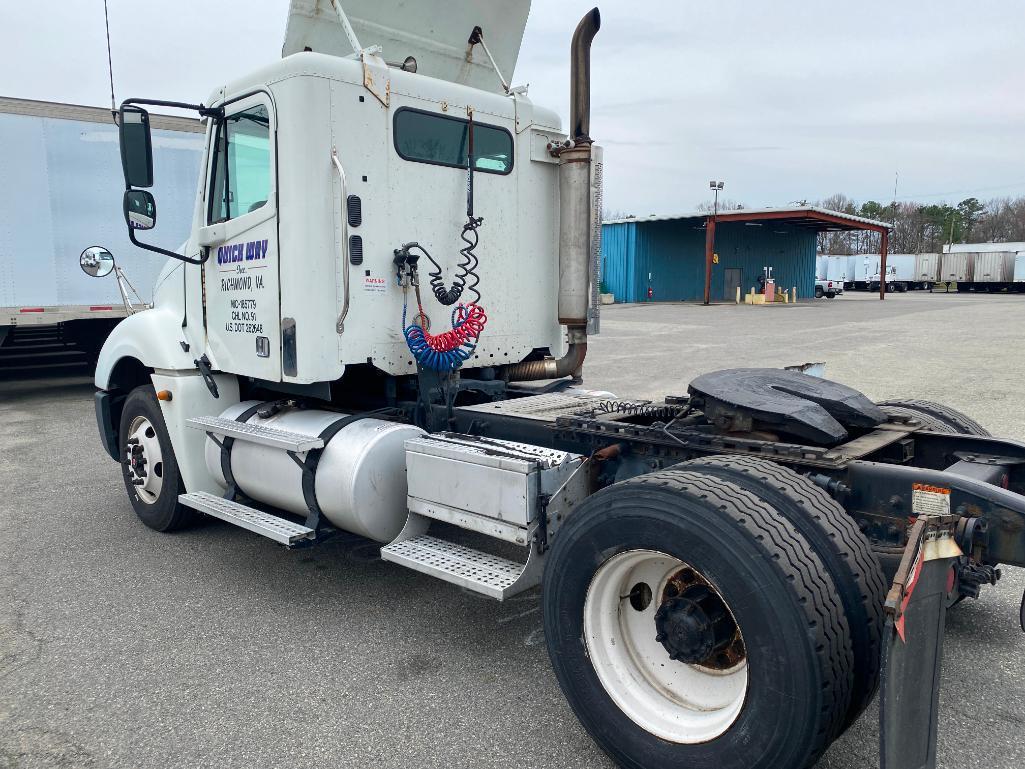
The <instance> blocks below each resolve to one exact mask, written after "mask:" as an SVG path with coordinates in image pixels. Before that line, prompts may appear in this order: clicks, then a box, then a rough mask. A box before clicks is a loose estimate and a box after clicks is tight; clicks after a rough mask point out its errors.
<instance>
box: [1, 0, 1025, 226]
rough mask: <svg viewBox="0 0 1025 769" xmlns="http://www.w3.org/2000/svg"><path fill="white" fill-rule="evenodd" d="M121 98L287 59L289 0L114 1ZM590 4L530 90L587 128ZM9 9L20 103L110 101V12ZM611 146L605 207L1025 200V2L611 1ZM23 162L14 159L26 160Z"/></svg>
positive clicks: (543, 56) (604, 61)
mask: <svg viewBox="0 0 1025 769" xmlns="http://www.w3.org/2000/svg"><path fill="white" fill-rule="evenodd" d="M109 3H110V14H111V19H110V23H111V36H112V44H113V60H114V85H115V89H116V95H117V98H118V100H119V101H120V99H122V98H125V97H127V96H129V95H131V96H148V97H152V98H165V99H179V100H195V101H199V100H202V99H204V98H206V97H207V95H208V94H209V93H210V91H211V90H212V89H213V88H214V87H215V86H217V85H219V84H222V83H224V82H226V81H228V80H230V79H232V78H233V77H235V76H238V75H240V74H243V73H245V72H247V71H249V70H251V69H253V68H255V67H257V66H260V65H262V64H265V63H267V62H268V61H269V60H271V59H274V58H277V57H278V56H280V52H281V43H282V38H283V35H284V27H285V15H286V9H287V0H230V1H229V0H175V1H174V2H140V0H109ZM592 5H593V0H590V2H582V1H581V0H558V1H556V0H534V3H533V7H532V9H531V16H530V20H529V22H528V24H527V30H526V34H525V37H524V42H523V48H522V50H521V54H520V60H519V64H518V67H517V70H516V73H515V76H514V77H513V80H514V82H515V83H516V84H522V83H529V84H530V96H531V98H533V99H534V101H535V102H537V103H539V104H544V105H546V106H551V107H554V108H557V109H558V110H559V112H560V114H562V115H563V120H564V124H565V123H566V122H567V118H568V115H567V113H568V106H567V104H568V88H569V55H568V49H569V39H570V36H571V34H572V31H573V28H574V26H575V24H576V22H577V21H578V20H579V18H580V17H581V16H582V15H583V13H584V12H585V11H586V10H588V9H589V8H590V7H591V6H592ZM42 8H43V9H45V12H43V11H42V10H41V8H40V6H39V4H35V3H30V2H20V3H14V2H13V0H3V2H2V6H0V95H5V96H18V97H23V98H31V99H43V100H52V101H66V102H74V103H80V104H92V105H100V106H105V105H107V104H108V103H109V100H110V96H109V86H108V82H107V53H106V46H105V37H104V25H103V2H102V0H64V1H63V2H61V3H59V4H43V5H42ZM600 8H601V11H602V30H601V32H600V33H599V35H598V37H597V38H596V40H595V44H594V51H593V53H594V64H593V70H592V77H593V84H594V92H593V99H592V104H593V117H592V125H591V128H592V131H591V132H592V135H594V136H595V137H596V139H597V140H598V141H599V143H601V144H602V145H604V146H605V148H606V161H607V162H606V177H605V178H606V181H605V200H606V206H607V208H609V209H612V210H615V211H620V212H629V213H634V214H649V213H670V212H674V211H688V210H692V209H693V208H694V207H696V205H697V204H699V203H700V202H702V201H704V200H706V199H707V198H708V195H707V193H708V189H707V188H708V181H709V180H710V179H723V180H725V182H726V191H725V196H726V197H727V198H731V199H734V200H737V201H741V202H743V203H745V204H746V205H748V206H762V205H786V204H788V203H790V202H792V201H795V200H802V199H806V200H809V201H813V200H817V199H820V198H824V197H826V196H828V195H830V194H832V193H834V192H844V193H846V194H848V195H850V196H852V197H854V198H855V199H857V200H859V201H861V200H865V199H869V198H874V199H876V200H880V201H889V200H890V199H891V198H892V197H893V189H894V175H895V174H899V182H898V189H897V197H898V198H899V199H916V200H921V201H923V202H941V201H943V200H948V201H951V202H956V201H958V200H960V199H962V198H964V197H967V196H969V195H975V196H977V197H979V198H982V199H986V198H990V197H998V196H1005V195H1025V47H1023V44H1022V37H1023V32H1025V3H1023V2H1022V1H1021V0H977V1H976V2H972V3H964V2H953V1H951V0H899V1H898V0H888V1H887V2H881V1H877V0H859V1H857V2H842V3H840V2H817V3H816V2H810V1H809V0H771V2H757V3H756V2H751V1H750V0H748V2H742V3H728V4H727V3H721V2H719V3H716V2H701V3H696V2H690V1H689V0H675V1H672V0H670V1H668V2H650V1H648V0H606V2H604V3H602V4H601V5H600ZM9 150H10V148H5V151H9Z"/></svg>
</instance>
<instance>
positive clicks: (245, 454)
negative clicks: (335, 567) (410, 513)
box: [206, 401, 424, 542]
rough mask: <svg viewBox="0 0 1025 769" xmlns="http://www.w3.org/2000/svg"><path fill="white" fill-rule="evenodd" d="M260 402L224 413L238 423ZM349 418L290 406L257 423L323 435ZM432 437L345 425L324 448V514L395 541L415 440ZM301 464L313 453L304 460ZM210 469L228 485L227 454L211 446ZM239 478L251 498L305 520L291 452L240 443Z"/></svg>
mask: <svg viewBox="0 0 1025 769" xmlns="http://www.w3.org/2000/svg"><path fill="white" fill-rule="evenodd" d="M258 403H259V401H243V402H242V403H239V404H236V405H234V406H231V407H230V408H228V409H226V410H225V411H224V412H223V413H221V414H220V416H221V417H222V418H224V419H235V418H237V417H238V416H239V415H240V414H241V413H242V412H244V411H246V410H247V409H249V408H251V407H252V406H255V405H257V404H258ZM345 416H346V415H345V414H340V413H338V412H333V411H320V410H317V409H286V410H283V411H281V412H279V413H278V414H276V415H274V416H271V417H269V418H268V419H261V418H260V417H259V416H256V415H254V416H252V417H251V418H250V419H249V420H248V423H249V424H260V425H265V426H267V427H275V428H277V429H279V430H287V431H289V432H293V433H301V434H303V435H311V436H317V435H320V434H321V432H323V431H324V430H325V429H326V428H328V427H329V426H330V425H332V424H333V423H335V422H337V421H338V420H340V419H342V418H344V417H345ZM421 435H424V431H423V430H421V429H419V428H418V427H413V426H411V425H403V424H397V423H395V422H388V421H385V420H381V419H372V418H366V419H360V420H358V421H355V422H352V423H351V424H349V425H346V426H345V427H343V428H342V429H341V430H340V431H339V432H338V433H337V434H335V435H334V436H333V437H332V438H330V440H328V442H327V445H326V446H325V447H324V449H323V454H322V455H321V457H320V462H319V464H318V465H317V471H316V479H315V485H314V488H315V490H316V496H317V503H318V504H319V505H320V509H321V511H322V512H323V514H324V517H325V518H327V520H329V521H330V522H331V523H332V524H334V525H335V526H337V527H338V528H340V529H344V530H345V531H350V532H352V533H354V534H359V535H361V536H364V537H368V538H370V539H374V540H377V541H378V542H389V541H391V540H392V539H394V538H395V536H396V535H397V534H398V533H399V531H400V530H401V529H402V526H403V525H404V524H405V522H406V515H407V508H406V454H405V448H404V443H405V441H406V439H407V438H416V437H419V436H421ZM298 456H299V458H300V459H303V458H305V456H306V455H305V454H299V455H298ZM206 465H207V468H208V469H209V470H210V473H211V474H212V475H213V477H214V479H215V480H216V481H217V482H218V483H219V484H221V486H222V487H225V488H226V487H227V482H226V481H225V478H224V474H223V473H222V472H221V449H220V447H219V446H217V444H215V443H214V442H213V441H212V440H210V439H209V438H208V439H207V441H206ZM231 473H232V475H233V476H234V477H235V481H236V482H237V484H238V486H239V489H240V490H241V491H242V493H243V494H245V495H246V496H248V497H250V498H252V499H254V500H257V501H259V502H263V503H265V504H268V505H273V506H274V507H277V508H280V509H282V510H287V511H289V512H292V513H295V514H297V515H302V516H305V515H306V514H307V513H308V508H307V506H306V501H305V499H304V497H303V489H302V470H301V469H300V468H299V466H298V465H297V464H296V463H295V461H293V459H292V458H291V457H290V456H289V455H288V454H287V453H286V452H285V451H283V450H281V449H277V448H272V447H270V446H264V445H261V444H257V443H249V442H246V441H242V440H236V441H235V442H234V445H233V446H232V448H231Z"/></svg>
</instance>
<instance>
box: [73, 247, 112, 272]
mask: <svg viewBox="0 0 1025 769" xmlns="http://www.w3.org/2000/svg"><path fill="white" fill-rule="evenodd" d="M78 265H79V266H80V267H81V268H82V272H84V273H85V274H86V275H88V276H90V277H93V278H102V277H104V276H106V275H109V274H110V271H111V270H113V269H114V255H113V254H112V253H110V251H108V250H107V249H105V248H104V247H103V246H89V248H87V249H86V250H85V251H83V252H82V253H81V254H80V255H79V257H78Z"/></svg>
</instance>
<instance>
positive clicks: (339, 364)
mask: <svg viewBox="0 0 1025 769" xmlns="http://www.w3.org/2000/svg"><path fill="white" fill-rule="evenodd" d="M346 8H347V10H348V12H349V15H347V13H346V12H345V11H343V10H342V9H341V8H340V7H339V6H338V5H337V4H335V3H327V2H318V1H317V0H293V2H292V3H291V6H290V12H289V18H288V26H287V31H286V35H285V45H284V48H283V51H282V54H283V57H282V59H281V60H280V61H278V62H274V63H271V64H269V65H268V66H266V67H265V68H263V69H260V70H258V71H256V72H253V73H252V74H249V75H247V76H245V77H243V78H240V79H239V80H237V81H234V82H231V83H229V84H227V85H224V86H222V87H218V88H217V89H216V90H215V91H214V92H213V93H212V94H211V96H210V99H209V100H208V101H207V102H206V103H205V104H203V105H181V104H174V105H172V106H179V107H181V106H189V107H191V108H193V109H195V110H196V111H197V112H198V114H200V115H201V116H202V117H203V119H204V121H205V149H204V155H203V164H202V171H201V182H200V185H199V187H198V196H197V199H196V202H195V206H194V213H193V220H192V231H191V236H190V238H189V242H188V244H187V247H186V248H185V249H184V251H182V252H181V253H175V252H171V251H168V250H167V249H162V248H159V247H157V246H154V245H153V244H152V243H151V242H150V241H148V240H146V238H147V237H148V236H147V234H146V233H147V231H148V230H149V229H150V228H151V227H152V224H153V219H154V218H155V216H156V213H157V202H158V201H157V199H156V196H155V195H153V194H151V193H150V191H149V188H150V187H151V185H153V184H155V183H156V180H157V175H158V174H159V172H160V170H159V168H158V169H154V168H153V164H152V141H153V140H152V136H153V132H152V130H151V124H150V119H149V116H148V113H147V112H146V110H145V107H146V106H151V105H153V106H167V104H168V103H167V102H160V101H156V100H142V99H132V100H129V101H126V102H125V103H124V104H123V105H122V107H121V121H120V125H121V155H122V161H123V170H124V175H125V182H126V190H125V193H124V206H123V208H124V213H125V220H126V223H127V224H128V227H129V233H130V237H131V239H132V240H133V242H135V243H137V244H138V245H139V246H140V247H142V248H144V249H148V250H150V251H154V250H156V251H160V252H161V253H164V254H165V255H166V256H167V257H169V261H168V265H167V267H166V268H165V270H164V272H163V273H162V276H161V278H160V280H159V282H158V285H157V287H156V290H155V297H154V307H153V308H152V309H148V310H145V311H143V312H139V313H136V314H134V315H132V316H131V317H129V318H128V319H127V320H125V321H124V322H122V323H121V324H120V325H119V326H118V327H117V328H116V329H115V330H114V332H113V333H112V334H111V336H110V337H109V338H108V339H107V341H106V343H105V345H104V346H103V350H102V352H101V354H100V360H99V364H98V366H97V371H96V386H97V393H96V414H97V423H98V426H99V430H100V435H101V438H102V441H103V445H104V448H105V450H106V451H107V452H108V453H109V454H110V456H111V457H112V458H113V459H114V460H116V461H118V462H120V463H121V466H122V470H123V477H124V482H125V488H126V490H127V492H128V495H129V498H130V500H131V504H132V506H133V508H134V510H135V513H136V514H137V515H138V517H139V518H140V519H141V521H142V522H143V523H144V524H146V525H147V526H149V527H151V528H153V529H156V530H159V531H170V530H173V529H177V528H181V527H183V526H186V525H188V524H189V522H190V521H192V520H193V519H194V518H195V517H196V516H197V515H206V516H212V517H215V518H219V519H222V520H224V521H227V522H228V523H231V524H234V525H236V526H239V527H241V528H244V529H247V530H250V531H252V532H255V533H256V534H259V535H262V536H264V537H267V538H268V539H270V540H273V541H275V542H278V543H281V544H283V545H285V546H287V547H291V548H312V547H316V546H317V545H318V544H319V543H321V542H323V541H325V540H327V539H329V538H330V537H331V536H332V535H333V534H335V533H336V532H338V531H340V530H345V531H350V532H356V533H358V534H360V535H362V536H365V537H367V538H368V539H370V540H373V541H376V542H378V543H380V545H381V556H382V558H383V559H384V560H386V561H389V562H392V563H394V564H395V565H396V568H399V567H408V568H410V569H414V570H416V571H418V572H421V573H423V574H424V575H429V576H431V577H435V578H438V579H440V580H443V581H444V582H448V583H452V584H454V585H459V586H461V587H463V588H465V589H468V590H472V591H476V592H478V593H481V594H484V595H487V596H491V597H493V598H496V599H499V600H501V599H504V598H507V597H509V596H511V595H514V594H516V593H519V592H522V591H524V590H527V589H530V588H532V587H535V586H537V585H539V584H541V585H542V588H543V589H542V592H541V594H540V596H539V601H540V602H541V604H542V609H543V617H544V627H545V638H546V643H547V646H548V651H549V656H550V659H551V662H552V665H553V668H554V670H555V674H556V676H557V678H558V681H559V684H560V686H561V687H562V689H563V691H564V692H565V694H566V697H567V698H568V700H569V702H570V704H571V706H572V708H573V710H574V711H575V712H576V714H577V715H578V716H579V718H580V720H581V722H582V723H583V725H584V726H585V727H586V728H587V730H588V731H589V732H590V733H591V734H592V735H593V737H594V739H595V740H596V741H597V742H598V743H599V744H600V745H601V746H602V748H604V749H605V750H606V751H607V752H608V753H609V754H610V755H611V756H612V757H613V758H614V759H615V760H616V761H617V762H619V763H620V764H621V765H623V766H628V767H634V768H635V769H676V768H682V767H692V766H717V767H722V768H723V769H730V768H733V769H754V768H758V769H768V768H769V767H772V768H773V769H793V768H797V767H808V766H810V765H812V764H813V763H814V762H815V761H816V760H817V758H818V757H819V756H820V755H821V754H822V752H823V751H824V750H825V749H826V747H827V746H828V745H829V744H830V742H831V741H832V740H833V739H835V738H836V737H837V735H839V734H840V733H841V732H843V731H844V729H846V728H847V727H848V726H849V725H850V724H851V723H852V722H853V721H854V720H855V719H856V718H857V717H858V716H859V714H861V713H862V712H863V710H864V709H865V708H866V707H867V705H868V703H869V702H870V701H871V700H872V698H873V696H874V695H875V693H876V692H877V690H880V689H881V691H882V697H881V700H882V705H881V714H882V716H881V718H882V723H881V726H882V728H881V730H880V731H881V734H882V735H883V739H882V745H881V751H882V752H881V756H882V760H883V763H884V765H885V766H888V767H897V766H900V767H907V766H929V765H932V764H930V761H932V762H934V761H935V744H936V702H937V700H936V694H937V692H936V683H935V682H936V681H938V680H939V677H938V672H937V671H938V665H939V659H940V651H941V647H942V629H943V620H944V612H945V610H946V606H947V604H948V603H952V602H954V601H956V600H958V599H959V598H961V597H963V596H966V595H968V596H971V595H977V594H978V592H979V588H980V585H982V584H984V583H987V582H992V581H995V579H996V576H997V575H998V574H999V572H997V570H996V569H995V564H996V563H998V562H1002V563H1010V564H1020V563H1025V535H1023V533H1022V532H1023V531H1025V526H1023V525H1022V523H1023V521H1025V496H1022V491H1025V475H1023V468H1025V448H1023V447H1021V446H1020V445H1019V444H1016V443H1013V442H1006V441H999V440H996V439H992V438H988V437H986V433H985V431H984V430H983V429H982V428H981V427H980V426H979V425H978V424H976V423H975V422H973V421H972V420H970V419H969V418H967V417H965V416H964V415H962V414H958V413H957V412H955V411H953V410H951V409H948V408H946V407H943V406H939V405H936V404H932V403H927V402H924V401H900V402H890V403H887V404H882V405H875V404H872V403H871V402H870V401H869V400H868V399H867V398H865V396H863V395H861V394H860V393H857V392H855V391H853V390H851V389H850V388H846V387H844V386H842V385H839V384H836V383H832V382H828V381H825V380H822V379H818V378H815V377H811V376H808V375H806V374H801V373H798V372H794V371H782V370H766V369H735V370H728V371H723V372H716V373H713V374H708V375H705V376H702V377H699V378H698V379H696V380H695V381H694V382H692V383H691V384H690V386H689V387H688V388H687V392H686V393H684V392H682V391H681V392H680V393H678V394H676V395H673V396H669V397H667V398H666V399H665V400H664V401H661V402H658V403H650V402H644V401H637V400H633V399H623V398H614V397H609V396H608V394H600V393H595V392H591V391H587V390H583V389H581V386H580V384H581V377H582V369H583V365H584V360H585V355H586V352H587V339H588V336H589V335H590V334H593V333H595V332H596V331H597V326H598V317H597V310H598V301H597V296H596V288H597V282H598V275H597V256H598V254H599V244H598V242H597V238H598V237H599V236H600V232H601V224H600V213H601V176H602V173H601V171H602V159H601V158H602V156H601V151H600V149H599V148H598V147H597V146H596V145H595V144H594V142H593V140H592V137H591V125H590V46H591V40H592V38H593V37H594V36H595V34H596V33H597V31H598V28H599V23H600V17H599V14H598V10H597V9H594V10H593V11H591V12H589V13H588V14H586V16H585V17H584V18H583V19H582V20H581V22H580V24H579V25H578V26H577V29H576V31H575V33H574V34H573V38H572V43H571V63H572V74H571V81H572V86H571V99H570V103H571V114H570V120H569V124H568V126H566V127H563V126H562V124H561V121H560V119H559V117H558V116H557V115H556V114H555V113H554V112H552V111H550V110H547V109H544V108H542V107H539V106H537V105H535V104H533V103H532V102H531V101H530V99H529V98H528V97H527V94H526V91H525V89H524V88H518V87H511V84H510V83H509V81H508V78H509V77H510V76H511V75H512V73H513V72H514V69H515V63H516V59H517V55H518V51H519V45H520V40H521V37H522V34H523V29H524V25H525V22H526V18H527V13H528V9H529V2H528V0H514V1H513V2H509V1H508V0H505V1H503V2H501V3H499V2H487V3H485V2H480V0H460V1H459V2H455V1H453V0H446V2H444V3H430V2H423V3H417V4H415V5H411V4H407V3H404V2H398V0H374V1H373V2H369V1H368V2H355V1H353V2H349V3H346ZM389 62H390V63H389ZM159 228H160V225H159V224H158V225H157V228H156V229H157V230H159ZM101 257H102V254H101V255H100V256H99V257H97V258H101ZM542 381H543V382H545V384H539V383H540V382H542ZM682 389H683V386H682V384H681V390H682ZM975 456H979V457H982V458H983V459H985V460H986V461H985V462H982V461H980V462H978V463H976V462H973V461H971V458H973V457H975ZM994 456H999V457H1000V460H999V461H991V460H992V458H993V457H994ZM965 457H968V459H965ZM439 522H440V523H444V524H449V525H448V526H442V527H441V528H440V530H439V528H438V526H437V524H438V523H439ZM517 548H518V550H519V552H520V554H521V557H520V558H518V559H515V560H514V559H512V558H510V557H509V556H510V550H511V549H512V550H515V549H517ZM880 559H882V560H880ZM898 562H899V563H898ZM886 567H889V574H888V575H887V574H886V572H884V568H886ZM888 577H889V578H888ZM368 608H372V607H368ZM353 642H354V643H358V642H359V641H358V639H354V640H353ZM397 696H406V695H405V694H402V695H397ZM912 699H913V700H914V702H915V705H914V707H907V706H905V705H904V704H903V703H905V702H908V701H911V700H912ZM524 706H525V707H530V703H529V702H526V703H524ZM466 763H467V764H471V763H473V758H472V757H467V759H466Z"/></svg>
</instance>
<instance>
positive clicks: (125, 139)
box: [119, 105, 153, 187]
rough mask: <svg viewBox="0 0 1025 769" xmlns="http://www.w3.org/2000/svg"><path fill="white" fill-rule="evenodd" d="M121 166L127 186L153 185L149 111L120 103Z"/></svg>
mask: <svg viewBox="0 0 1025 769" xmlns="http://www.w3.org/2000/svg"><path fill="white" fill-rule="evenodd" d="M119 136H120V140H121V167H122V168H123V169H124V172H125V184H126V185H127V186H129V187H152V186H153V140H152V139H151V138H150V131H149V113H148V112H147V111H146V110H144V109H142V108H140V107H132V106H125V105H122V107H121V125H120V126H119Z"/></svg>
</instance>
